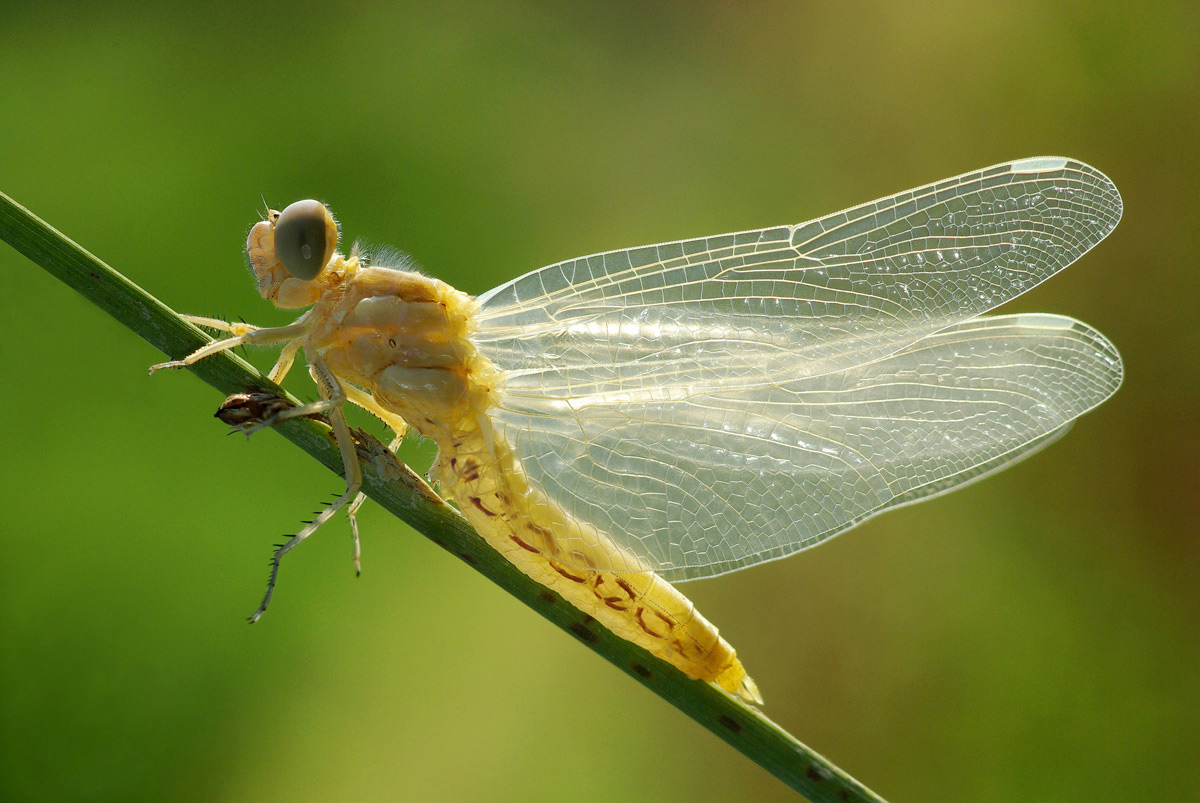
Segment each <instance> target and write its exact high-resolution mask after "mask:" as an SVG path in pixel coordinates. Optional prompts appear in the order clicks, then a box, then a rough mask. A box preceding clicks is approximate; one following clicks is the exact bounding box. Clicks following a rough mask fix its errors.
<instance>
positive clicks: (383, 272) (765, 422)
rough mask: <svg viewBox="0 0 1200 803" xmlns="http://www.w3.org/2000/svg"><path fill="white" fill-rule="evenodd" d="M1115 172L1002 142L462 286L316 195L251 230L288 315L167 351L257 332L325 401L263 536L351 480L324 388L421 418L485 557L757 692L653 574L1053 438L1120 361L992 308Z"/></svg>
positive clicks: (903, 499)
mask: <svg viewBox="0 0 1200 803" xmlns="http://www.w3.org/2000/svg"><path fill="white" fill-rule="evenodd" d="M1120 216H1121V197H1120V194H1119V193H1118V192H1117V189H1116V187H1115V186H1114V185H1113V183H1112V182H1111V181H1110V180H1109V179H1108V178H1107V177H1106V176H1105V175H1103V174H1102V173H1100V172H1099V171H1098V170H1096V169H1095V168H1092V167H1090V166H1088V165H1086V164H1083V163H1082V162H1078V161H1074V160H1071V159H1066V158H1060V157H1036V158H1029V159H1020V160H1017V161H1012V162H1006V163H1004V164H999V165H995V166H993V167H988V168H985V169H983V170H978V171H975V172H971V173H966V174H963V175H960V176H956V177H954V178H950V179H946V180H944V181H940V182H937V183H934V184H929V185H926V186H923V187H918V188H916V189H912V190H907V191H905V192H901V193H897V194H895V195H892V196H889V197H887V198H883V199H880V200H877V201H872V202H870V203H866V204H862V205H860V206H855V207H853V208H850V209H847V210H844V211H842V212H838V213H835V214H832V215H827V216H825V217H822V218H818V219H816V220H812V221H809V222H807V223H801V224H798V225H784V226H775V227H772V228H765V229H756V230H752V231H744V232H739V233H734V234H723V235H717V236H710V237H701V238H696V239H690V240H681V241H677V242H670V243H662V244H658V245H650V246H643V247H637V248H628V249H622V250H617V251H609V252H605V253H601V254H596V255H593V256H586V257H581V258H578V259H571V260H567V261H565V262H560V263H557V264H554V265H550V266H547V267H544V268H541V269H539V270H535V271H533V272H531V273H527V274H525V275H524V276H521V277H519V278H516V279H514V280H512V281H510V282H507V283H505V284H502V285H500V286H499V287H496V288H495V289H493V290H490V291H488V292H486V293H484V294H483V295H481V296H478V297H471V296H469V295H467V294H465V293H463V292H460V291H459V290H456V289H454V288H453V287H451V286H450V285H448V284H446V283H445V282H443V281H440V280H438V279H436V278H433V277H431V276H428V275H426V274H424V273H421V272H419V271H418V270H416V268H415V267H414V266H413V265H412V264H411V263H409V262H407V261H406V260H404V259H400V260H395V261H393V262H391V263H388V262H387V261H385V262H384V263H382V264H372V263H371V261H370V259H369V258H368V257H367V256H366V255H365V254H363V253H361V252H360V251H359V249H358V247H357V246H355V247H354V248H353V249H352V250H351V253H350V255H349V256H344V255H343V254H341V253H340V252H339V251H338V250H337V249H338V243H339V240H340V230H339V226H338V224H337V222H336V220H335V219H334V217H333V214H332V212H331V211H330V210H329V208H328V207H327V206H326V205H325V204H323V203H320V202H318V201H314V200H305V201H298V202H296V203H294V204H291V205H290V206H288V207H286V208H285V209H284V210H282V211H274V210H269V211H268V213H267V216H266V218H265V219H264V220H262V221H260V222H258V223H257V224H255V225H254V227H253V228H252V229H251V231H250V234H249V238H248V241H247V252H248V255H249V261H250V265H251V268H252V271H253V273H254V276H255V279H256V281H257V285H258V290H259V293H260V294H261V295H262V297H263V298H264V299H266V300H268V301H271V302H273V303H274V304H275V305H276V306H277V307H279V308H282V309H302V308H308V309H307V311H306V312H304V313H303V314H302V315H301V316H300V317H299V318H298V319H297V320H296V321H295V322H294V323H291V324H289V325H286V326H282V327H275V328H258V327H255V326H252V325H249V324H243V323H228V322H225V321H220V320H217V319H212V318H202V317H195V316H188V320H190V321H192V322H194V323H196V324H199V325H203V326H208V327H210V328H214V329H217V330H220V331H224V332H226V333H228V335H229V336H228V337H225V338H223V339H220V340H215V341H212V342H210V343H208V344H207V345H205V346H203V347H202V348H200V349H198V350H197V351H195V352H193V353H192V354H190V355H188V356H187V357H185V358H184V359H181V360H176V361H171V362H167V363H162V364H159V365H157V366H154V368H152V369H151V373H153V372H154V371H155V370H157V369H160V368H182V367H184V366H187V365H192V364H194V363H195V362H197V361H198V360H202V359H204V358H205V357H208V356H210V355H212V354H216V353H218V352H221V351H225V350H227V349H231V348H235V347H237V346H242V345H264V346H265V345H278V346H280V347H281V352H280V356H279V359H278V361H277V362H276V364H275V366H274V368H273V369H272V370H271V372H270V378H271V379H272V380H274V381H277V382H278V381H280V380H282V379H283V377H284V376H285V375H286V374H287V373H288V371H289V370H290V369H291V367H292V365H293V363H294V361H295V359H296V358H297V356H298V355H300V354H301V352H303V358H304V360H305V361H306V362H307V364H308V370H309V373H310V374H311V376H312V377H313V379H314V380H315V382H316V384H317V387H318V389H319V391H320V399H318V400H317V401H314V402H311V403H308V404H303V405H299V406H296V407H287V406H280V407H279V408H278V409H275V410H273V411H272V412H270V413H269V414H267V415H266V418H265V420H261V421H258V422H257V423H252V425H251V428H255V427H261V426H264V425H270V424H273V423H277V422H278V421H281V420H284V419H287V418H291V417H294V416H302V415H314V416H315V415H320V416H325V417H326V419H327V420H328V421H329V423H330V425H331V426H332V428H333V433H334V436H335V438H336V441H337V443H338V446H339V449H340V452H341V456H342V459H343V461H344V463H345V469H346V471H345V476H346V483H347V487H346V492H345V493H344V494H342V495H341V496H339V497H338V498H337V500H336V501H335V502H334V503H332V504H331V505H330V506H329V507H327V508H326V509H325V510H323V511H322V513H321V514H320V515H319V516H318V517H317V518H316V519H314V520H313V521H312V522H311V523H310V524H308V525H307V526H306V527H305V528H304V529H302V530H301V531H300V532H299V533H297V534H296V535H295V536H294V537H293V538H291V539H290V540H289V541H288V542H287V543H285V544H283V545H281V546H280V547H279V548H278V549H277V551H276V553H275V557H274V561H273V565H272V572H271V577H270V580H269V583H268V588H267V594H266V597H265V598H264V599H263V602H262V604H261V605H260V607H259V609H258V610H257V611H256V612H255V614H254V616H253V617H252V619H257V618H258V617H259V616H261V615H262V613H263V612H264V611H265V610H266V608H267V605H268V603H269V602H270V599H271V594H272V591H273V589H274V587H275V583H276V579H277V575H278V571H279V565H280V559H281V558H282V557H283V555H285V554H286V553H287V552H289V551H290V550H291V549H293V548H294V547H295V546H297V545H298V544H299V543H301V542H302V541H304V540H305V539H306V538H307V537H309V536H310V535H311V534H312V533H313V532H315V531H316V530H317V529H318V528H319V527H320V526H321V525H322V524H324V523H325V522H327V521H328V520H329V519H330V518H331V517H332V516H333V515H335V513H337V512H338V511H340V510H341V509H343V508H346V509H348V511H349V518H350V522H351V527H352V531H353V533H354V541H355V559H356V561H357V557H358V546H357V544H358V532H357V525H356V524H355V521H354V513H355V511H356V509H357V508H358V506H359V505H360V504H361V503H362V501H363V496H362V494H361V493H360V488H361V484H362V470H361V467H360V466H359V463H358V459H357V457H356V455H355V451H354V445H353V438H352V436H351V432H350V429H349V427H348V425H347V423H346V419H345V415H344V407H345V405H346V404H348V403H349V404H354V405H357V406H359V407H362V408H364V409H366V410H367V411H369V412H371V413H373V414H375V415H376V416H378V417H379V418H380V419H381V420H382V421H383V422H384V423H385V424H386V425H387V426H389V427H390V428H391V429H392V431H393V433H394V436H395V440H394V441H393V448H394V446H395V445H396V444H398V443H399V440H400V439H401V438H403V437H404V436H405V434H406V433H407V432H409V431H413V432H415V433H416V434H418V435H420V436H422V437H425V438H428V439H430V440H432V441H433V442H434V443H435V444H436V446H437V457H436V458H435V460H434V463H433V466H432V468H431V469H430V472H429V477H430V479H431V480H433V481H434V482H435V483H436V484H437V486H438V487H439V488H440V489H441V492H442V493H443V494H444V495H445V496H446V497H447V498H448V499H450V500H451V501H453V502H454V503H455V504H456V505H457V507H458V508H459V509H460V510H461V511H462V513H463V515H464V516H466V518H467V519H468V520H469V521H470V523H471V524H472V525H473V526H474V527H475V529H476V530H477V531H478V532H479V534H480V535H481V536H482V537H483V538H485V539H486V540H487V541H488V543H489V544H491V545H492V546H493V547H494V548H495V549H496V550H497V551H499V552H500V553H501V554H502V555H503V556H504V557H505V558H506V559H508V560H509V561H511V562H512V563H513V564H514V565H516V566H517V568H519V569H520V570H521V571H522V572H524V573H525V574H526V575H528V576H529V577H531V578H533V579H534V580H536V581H537V582H539V583H542V584H543V585H545V586H547V587H549V588H552V589H553V590H554V591H556V592H558V593H559V594H560V595H562V596H563V597H564V598H565V599H566V600H568V601H569V602H570V603H571V604H573V605H575V606H576V607H578V608H579V609H581V610H582V611H584V612H585V613H587V614H589V615H591V616H592V617H593V618H595V619H596V620H597V621H599V622H600V623H601V624H602V625H604V626H605V627H607V628H608V629H610V630H611V631H613V632H614V633H616V634H617V635H619V636H621V637H623V638H625V639H628V640H630V641H632V642H634V643H636V644H639V645H641V646H643V647H645V648H646V649H647V650H649V651H650V652H651V653H652V654H654V655H656V656H658V657H660V658H663V659H664V660H666V661H668V662H670V663H671V664H673V665H674V666H676V667H678V668H679V669H680V670H682V671H683V672H684V673H686V674H687V675H688V676H689V677H691V678H693V679H696V680H699V681H707V682H712V683H715V684H716V685H717V686H719V687H720V688H722V689H724V690H725V691H727V692H729V693H731V694H734V695H738V696H740V697H741V698H743V699H744V700H747V701H750V702H754V703H758V704H761V702H762V696H761V694H760V692H759V690H758V688H757V685H756V684H755V683H754V681H753V680H752V679H751V678H750V676H749V675H748V674H747V673H746V670H745V668H744V666H743V665H742V663H741V661H740V659H739V658H738V656H737V653H736V651H735V650H734V649H733V648H732V647H731V646H730V645H729V644H728V643H727V642H726V641H725V639H724V638H722V637H721V636H720V634H719V633H718V631H717V628H716V627H714V626H713V625H712V624H711V623H710V622H709V621H708V620H707V619H705V618H704V617H703V616H702V615H701V614H700V613H699V612H698V611H696V609H695V607H694V606H693V605H692V603H691V602H690V601H689V600H688V599H687V597H686V596H684V595H683V594H682V593H681V592H680V591H679V590H678V589H677V588H675V586H674V585H672V583H674V582H676V581H682V580H691V579H696V578H702V577H712V576H715V575H720V574H724V573H727V572H732V571H737V570H740V569H744V568H747V567H750V566H754V565H757V564H760V563H764V562H767V561H771V560H775V559H778V558H783V557H785V556H788V555H791V554H793V553H796V552H799V551H801V550H804V549H808V548H810V547H813V546H816V545H817V544H820V543H822V542H824V541H827V540H829V539H830V538H832V537H833V536H835V535H837V534H839V533H841V532H844V531H846V530H848V529H850V528H851V527H854V526H855V525H857V524H860V523H861V522H863V521H865V520H867V519H869V518H871V517H873V516H876V515H878V514H879V513H882V512H884V511H886V510H891V509H893V508H896V507H900V506H902V505H907V504H911V503H914V502H919V501H922V500H925V499H930V498H932V497H935V496H938V495H940V494H943V493H946V492H948V491H951V490H954V489H956V488H961V487H963V486H965V485H967V484H969V483H972V482H975V481H976V480H979V479H981V478H983V477H985V476H987V475H989V474H992V473H994V472H996V471H998V470H1000V469H1002V468H1005V467H1007V466H1009V465H1012V464H1013V463H1015V462H1017V461H1019V460H1021V459H1023V458H1025V457H1028V456H1029V455H1031V454H1033V453H1035V452H1037V451H1039V450H1040V449H1042V448H1044V447H1046V446H1047V445H1049V444H1050V443H1052V442H1053V441H1055V440H1057V439H1058V438H1060V437H1062V435H1063V434H1065V433H1066V431H1067V430H1068V429H1069V428H1070V427H1071V425H1072V422H1074V420H1075V419H1076V418H1078V417H1079V416H1081V415H1083V414H1084V413H1086V412H1088V411H1089V410H1091V409H1092V408H1094V407H1096V406H1097V405H1099V404H1100V403H1101V402H1103V401H1104V400H1105V399H1107V398H1108V397H1109V396H1111V395H1112V394H1113V393H1114V392H1115V391H1116V390H1117V388H1118V387H1119V385H1120V384H1121V380H1122V371H1123V369H1122V364H1121V358H1120V355H1119V354H1118V352H1117V350H1116V348H1115V347H1114V346H1113V345H1112V343H1110V342H1109V340H1108V339H1106V338H1105V337H1104V336H1103V335H1102V334H1100V333H1099V332H1098V331H1096V330H1095V329H1093V328H1092V327H1090V326H1088V325H1087V324H1084V323H1081V322H1079V321H1077V320H1074V319H1072V318H1068V317H1064V316H1061V315H1053V314H1043V313H1037V314H1028V313H1020V314H1007V315H991V316H987V315H984V313H987V312H989V311H991V310H992V309H994V308H995V307H997V306H999V305H1001V304H1003V303H1005V302H1006V301H1008V300H1010V299H1012V298H1014V297H1016V296H1018V295H1020V294H1022V293H1024V292H1026V291H1028V290H1030V289H1031V288H1033V287H1035V286H1037V285H1038V284H1040V283H1041V282H1043V281H1045V280H1046V279H1048V278H1049V277H1051V276H1053V275H1054V274H1055V273H1057V272H1058V271H1060V270H1062V269H1063V268H1065V267H1066V266H1067V265H1069V264H1071V263H1072V262H1074V261H1075V260H1076V259H1078V258H1079V257H1080V256H1081V255H1083V254H1084V253H1085V252H1086V251H1088V250H1089V249H1090V248H1092V246H1094V245H1096V244H1097V243H1098V242H1099V241H1100V240H1102V239H1103V238H1104V237H1105V236H1107V235H1108V233H1109V232H1111V231H1112V230H1113V228H1114V227H1115V226H1116V225H1117V222H1118V221H1119V219H1120Z"/></svg>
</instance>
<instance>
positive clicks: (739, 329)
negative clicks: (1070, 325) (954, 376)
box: [475, 157, 1121, 406]
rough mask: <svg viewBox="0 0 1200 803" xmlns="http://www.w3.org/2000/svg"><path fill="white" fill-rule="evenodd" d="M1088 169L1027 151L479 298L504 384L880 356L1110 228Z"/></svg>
mask: <svg viewBox="0 0 1200 803" xmlns="http://www.w3.org/2000/svg"><path fill="white" fill-rule="evenodd" d="M1120 214H1121V199H1120V195H1119V194H1118V193H1117V190H1116V188H1115V187H1114V186H1113V184H1112V182H1111V181H1109V180H1108V178H1107V177H1105V176H1104V175H1103V174H1102V173H1100V172H1099V171H1097V170H1095V169H1094V168H1092V167H1089V166H1088V165H1085V164H1082V163H1080V162H1075V161H1071V160H1067V159H1061V158H1051V157H1046V158H1038V159H1026V160H1022V161H1018V162H1010V163H1005V164H1002V165H996V166H995V167H991V168H987V169H985V170H980V171H977V172H974V173H967V174H964V175H962V176H958V177H956V178H952V179H947V180H946V181H942V182H939V183H937V184H931V185H928V186H925V187H921V188H918V189H915V190H909V191H907V192H902V193H899V194H897V195H893V196H891V197H889V198H884V199H881V200H879V201H874V202H872V203H868V204H863V205H862V206H858V207H854V208H853V209H848V210H846V211H843V212H839V213H837V214H834V215H829V216H827V217H824V218H821V219H819V220H814V221H811V222H809V223H804V224H801V225H798V226H780V227H776V228H770V229H761V230H758V231H749V232H742V233H739V234H727V235H721V236H716V237H705V238H700V239H695V240H685V241H681V242H675V243H665V244H661V245H653V246H646V247H643V248H632V249H627V250H622V251H612V252H609V253H605V254H598V255H596V256H591V257H584V258H581V259H575V260H569V261H567V262H562V263H559V264H557V265H551V266H549V267H546V268H542V269H541V270H538V271H534V272H533V273H529V274H526V275H525V276H522V277H520V278H518V279H516V280H515V281H513V282H510V283H508V284H505V285H501V286H500V287H498V288H496V289H494V290H492V291H491V292H489V293H487V294H485V295H484V296H482V297H481V298H480V302H481V313H480V318H479V320H480V327H479V331H478V332H477V333H476V335H475V340H476V342H477V343H478V345H479V347H480V350H481V351H482V352H483V353H484V354H485V355H486V356H487V357H489V358H490V359H491V360H492V361H493V362H494V363H495V364H496V365H497V366H499V367H500V368H502V369H504V370H505V372H506V373H507V375H508V392H509V393H510V394H514V395H529V396H530V397H531V398H532V397H553V398H559V399H563V400H573V403H574V404H575V406H582V405H586V404H589V403H592V402H596V401H603V400H606V399H611V400H620V399H629V400H636V399H653V398H680V397H682V396H684V395H687V394H689V393H694V392H696V391H698V390H704V389H720V388H725V389H728V388H733V387H741V388H750V387H755V386H759V385H763V384H771V383H776V382H778V381H779V380H780V379H781V378H790V379H799V378H802V377H806V376H818V375H821V374H824V373H829V372H832V371H838V370H843V369H847V368H850V367H853V366H855V365H860V364H862V363H865V362H870V361H872V360H877V359H879V358H881V357H885V356H887V355H888V354H891V353H894V352H896V351H897V350H899V349H902V348H904V347H905V346H908V345H910V344H912V343H914V342H916V341H918V340H920V339H921V338H923V337H925V336H927V335H929V334H932V333H933V332H936V331H938V330H940V329H943V328H945V327H947V326H950V325H952V324H955V323H958V322H961V321H964V320H967V319H969V318H972V317H974V316H976V315H979V314H980V313H983V312H986V311H987V310H990V309H992V308H994V307H996V306H998V305H999V304H1002V303H1003V302H1005V301H1007V300H1009V299H1011V298H1013V297H1015V296H1017V295H1019V294H1021V293H1023V292H1025V291H1026V290H1028V289H1030V288H1031V287H1033V286H1035V285H1037V284H1038V283H1040V282H1042V281H1043V280H1045V279H1046V278H1048V277H1049V276H1052V275H1053V274H1054V273H1056V272H1057V271H1059V270H1061V269H1062V268H1064V267H1066V266H1067V265H1068V264H1070V263H1071V262H1073V261H1074V260H1076V259H1077V258H1078V257H1079V256H1080V255H1082V254H1083V253H1084V252H1085V251H1087V250H1088V249H1089V248H1091V247H1092V246H1093V245H1095V244H1096V243H1097V242H1099V241H1100V240H1101V239H1103V238H1104V237H1105V236H1106V235H1107V234H1108V233H1109V232H1110V231H1111V230H1112V228H1113V227H1114V226H1115V225H1116V224H1117V221H1118V219H1119V218H1120Z"/></svg>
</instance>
